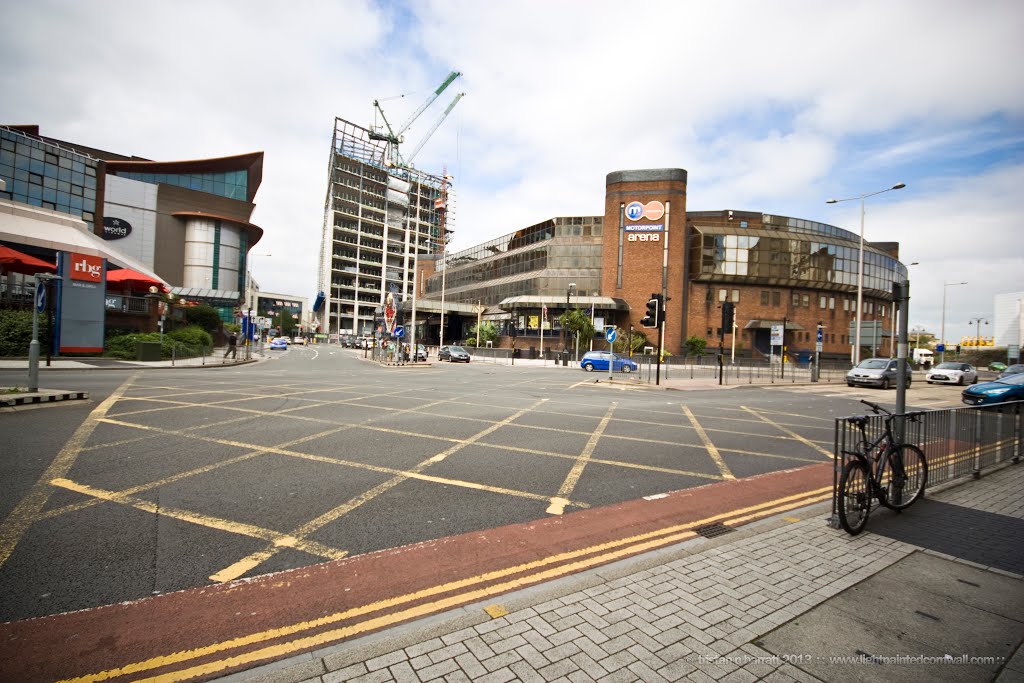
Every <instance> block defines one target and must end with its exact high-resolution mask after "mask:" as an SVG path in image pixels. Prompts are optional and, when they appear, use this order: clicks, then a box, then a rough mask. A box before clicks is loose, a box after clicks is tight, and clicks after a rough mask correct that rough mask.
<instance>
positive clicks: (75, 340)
mask: <svg viewBox="0 0 1024 683" xmlns="http://www.w3.org/2000/svg"><path fill="white" fill-rule="evenodd" d="M57 272H58V274H60V276H61V277H62V278H63V281H62V282H61V283H60V287H59V289H60V294H59V296H58V297H57V339H58V340H59V344H60V345H59V347H58V352H59V353H100V352H102V351H103V324H104V321H105V318H106V289H107V288H106V281H107V262H106V259H104V258H102V257H99V256H90V255H88V254H75V253H68V252H66V251H61V252H57Z"/></svg>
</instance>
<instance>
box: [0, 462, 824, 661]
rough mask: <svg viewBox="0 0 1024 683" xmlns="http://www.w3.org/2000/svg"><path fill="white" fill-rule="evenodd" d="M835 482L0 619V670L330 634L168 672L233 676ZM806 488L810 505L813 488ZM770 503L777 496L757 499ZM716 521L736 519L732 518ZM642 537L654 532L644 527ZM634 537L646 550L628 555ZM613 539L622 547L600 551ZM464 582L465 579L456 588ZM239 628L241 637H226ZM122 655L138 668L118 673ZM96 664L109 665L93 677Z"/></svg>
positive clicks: (809, 482) (585, 514)
mask: <svg viewBox="0 0 1024 683" xmlns="http://www.w3.org/2000/svg"><path fill="white" fill-rule="evenodd" d="M831 484H832V463H822V464H820V465H810V466H807V467H801V468H798V469H793V470H786V471H782V472H773V473H770V474H765V475H760V476H757V477H751V478H747V479H739V480H731V481H723V482H719V483H715V484H710V485H707V486H703V487H700V488H695V489H685V490H681V491H677V492H674V493H671V494H669V495H667V496H665V497H664V498H658V499H655V500H643V499H640V500H633V501H628V502H625V503H620V504H617V505H610V506H607V507H602V508H595V509H590V510H582V511H578V512H573V513H571V514H567V515H564V516H557V517H549V518H547V519H542V520H539V521H536V522H533V523H529V524H515V525H510V526H505V527H500V528H497V529H489V530H487V531H481V532H473V533H468V534H462V535H459V536H451V537H448V538H442V539H438V540H435V541H428V542H424V543H420V544H416V545H411V546H405V547H401V548H395V549H392V550H386V551H380V552H376V553H370V554H367V555H360V556H357V557H352V558H346V559H343V560H338V561H333V562H326V563H323V564H318V565H313V566H309V567H304V568H301V569H294V570H290V571H285V572H280V573H277V574H268V575H264V576H259V577H256V578H254V579H250V580H246V579H240V580H238V581H234V582H231V583H227V584H220V585H211V586H207V587H203V588H194V589H191V590H186V591H181V592H178V593H170V594H166V595H159V596H155V597H152V598H145V599H142V600H138V601H136V602H131V603H125V604H118V605H108V606H105V607H99V608H95V609H90V610H84V611H80V612H72V613H68V614H58V615H54V616H49V617H41V618H38V619H29V620H25V621H20V622H10V623H6V624H0V680H4V681H52V680H61V679H68V678H76V677H89V678H87V680H137V679H138V678H140V677H143V678H147V677H149V676H154V675H158V674H167V673H171V672H175V671H182V670H185V669H190V668H192V667H196V666H199V665H202V664H209V663H211V662H218V661H222V660H225V659H227V658H229V657H239V656H240V655H245V654H246V653H251V652H254V651H256V650H261V649H264V648H268V646H273V645H281V644H286V643H289V642H292V641H295V640H297V639H300V638H309V637H310V636H315V635H317V634H320V635H321V640H320V641H318V642H315V643H314V644H311V645H308V646H306V647H301V645H296V646H291V650H289V651H286V652H281V651H280V650H279V649H278V650H275V649H274V648H271V650H273V652H270V651H268V653H267V654H266V655H265V656H264V655H260V656H258V657H256V656H251V657H248V658H246V657H242V658H241V660H235V661H234V662H224V665H223V666H219V667H218V666H217V665H214V667H213V668H215V669H216V671H212V670H211V673H208V674H205V675H204V674H199V675H198V677H196V676H195V675H193V674H185V676H184V677H182V678H177V677H173V676H172V677H171V678H170V680H187V679H188V678H189V677H192V678H194V679H196V680H199V679H201V678H209V677H212V676H214V675H217V676H220V675H226V674H227V673H230V672H232V671H237V670H240V669H245V668H250V667H252V666H257V665H261V664H266V663H267V662H269V661H271V660H272V659H274V658H281V657H285V656H293V655H295V654H299V653H300V652H302V651H304V650H311V649H318V648H319V647H324V646H325V645H328V644H330V643H331V642H337V641H338V640H341V639H343V638H344V637H345V636H344V635H341V636H338V637H337V638H334V636H332V635H330V634H327V635H324V632H330V631H334V630H337V629H347V630H346V631H345V633H346V634H351V635H355V634H358V635H363V634H365V633H366V632H369V631H370V630H373V629H374V628H378V629H379V628H382V627H383V626H376V627H374V626H372V625H365V627H364V628H359V624H361V623H363V624H365V622H367V621H368V620H370V619H375V618H378V617H381V616H384V615H388V614H393V613H395V612H401V611H403V610H409V609H410V608H415V607H419V608H420V609H419V610H417V614H418V615H422V614H427V613H431V612H433V611H441V610H446V609H450V608H451V607H452V606H453V605H454V604H459V603H460V602H476V601H478V600H480V599H483V598H481V597H480V596H479V593H477V594H476V596H474V595H467V596H466V599H465V600H461V601H460V599H459V596H460V595H462V594H468V593H470V592H471V591H479V590H480V589H483V588H487V587H488V586H492V587H495V591H496V593H495V594H497V591H507V590H513V589H515V588H516V587H521V586H522V585H530V584H531V583H535V582H539V581H541V580H542V579H543V578H546V577H538V578H534V579H533V580H531V579H530V577H531V575H533V574H537V573H539V572H541V571H547V570H557V569H558V568H559V567H563V568H565V572H566V573H570V572H571V568H569V567H566V565H570V564H572V563H573V562H578V561H580V560H581V559H590V560H592V561H593V562H594V564H595V566H596V565H597V564H604V563H606V562H610V561H613V560H617V559H621V557H623V556H627V555H629V554H634V553H640V552H644V551H646V550H648V549H650V546H649V545H645V546H643V547H640V545H641V543H643V542H645V541H650V540H652V539H657V537H658V536H659V532H661V531H663V530H666V529H671V528H673V527H678V526H680V525H687V524H692V523H693V522H698V521H702V520H708V519H709V518H713V517H716V516H718V515H723V514H726V513H730V512H733V511H745V512H739V513H738V514H737V515H735V516H736V517H747V516H748V515H755V514H756V515H758V516H767V515H770V514H775V513H777V512H778V511H779V509H778V508H779V507H781V506H782V505H785V504H787V503H788V504H790V505H793V504H800V503H801V501H802V497H804V496H803V494H808V493H809V492H812V491H817V492H818V496H823V495H827V492H822V489H823V488H825V487H829V486H831ZM806 497H807V498H808V501H807V502H812V501H811V500H810V499H811V498H814V497H813V496H809V495H808V496H806ZM780 499H788V500H786V501H782V500H780ZM770 501H779V502H778V505H772V506H767V507H765V508H764V509H761V510H748V508H751V507H754V506H758V505H761V504H764V503H768V502H770ZM715 521H718V520H715ZM720 521H723V522H725V523H728V518H724V517H723V518H721V520H720ZM743 521H747V520H741V522H743ZM676 531H677V532H679V531H683V530H679V529H676ZM641 535H647V536H645V537H644V538H636V537H638V536H641ZM617 541H618V542H619V543H616V542H617ZM671 542H675V541H670V540H669V539H666V540H665V544H670V543H671ZM633 545H635V546H637V548H636V550H635V551H633V552H630V551H629V548H630V546H633ZM612 550H615V551H619V552H618V553H617V555H616V556H613V557H612V556H609V557H608V558H607V559H604V558H603V557H602V555H603V554H605V553H609V551H612ZM566 554H570V555H569V556H566ZM523 565H528V566H523ZM517 579H520V580H522V581H521V582H520V585H518V586H511V587H509V588H504V587H503V586H504V585H507V582H514V581H515V580H517ZM455 582H459V583H457V584H456V585H451V584H453V583H455ZM491 597H492V596H487V598H486V599H491ZM441 600H444V602H443V603H441V604H438V605H437V606H436V608H433V609H432V608H431V604H432V603H437V602H438V601H441ZM396 619H397V617H396ZM352 627H355V628H354V630H352ZM233 639H242V640H241V641H237V642H229V641H233ZM324 639H326V640H324ZM304 642H312V641H304ZM297 647H301V649H295V648H297ZM284 649H285V650H288V648H284ZM242 660H244V663H238V662H239V661H242ZM131 665H135V666H131ZM126 666H130V668H128V669H127V670H121V671H118V670H119V669H121V667H126ZM101 672H107V673H106V675H103V676H102V678H100V677H96V678H92V677H91V676H94V675H96V674H100V673H101Z"/></svg>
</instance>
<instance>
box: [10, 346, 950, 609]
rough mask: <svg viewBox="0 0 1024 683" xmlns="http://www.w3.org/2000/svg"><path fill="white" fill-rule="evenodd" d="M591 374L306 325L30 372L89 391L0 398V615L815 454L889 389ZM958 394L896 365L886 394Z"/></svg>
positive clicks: (777, 465)
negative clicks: (182, 361)
mask: <svg viewBox="0 0 1024 683" xmlns="http://www.w3.org/2000/svg"><path fill="white" fill-rule="evenodd" d="M18 377H19V378H20V375H19V376H18ZM5 380H7V381H6V383H12V384H13V383H16V380H15V379H14V374H13V373H9V372H6V371H0V385H3V384H5ZM593 380H594V377H593V375H587V374H585V373H583V372H581V371H577V370H572V369H568V368H562V369H560V368H550V367H549V368H530V367H522V366H515V367H508V366H496V365H491V364H486V363H477V362H474V363H469V364H457V365H455V364H447V363H445V364H434V365H433V366H431V367H429V368H422V367H421V368H382V367H379V366H377V365H376V364H374V363H372V362H368V361H365V360H363V359H362V352H356V351H351V350H343V349H338V348H334V347H325V346H314V347H310V348H301V347H293V348H292V349H290V350H288V351H286V352H282V353H280V354H279V355H277V356H274V357H273V358H272V360H268V361H265V362H262V363H258V364H253V365H245V366H241V367H234V368H207V369H196V370H186V369H176V370H173V371H158V370H143V371H137V372H131V371H123V370H103V371H99V370H90V371H80V372H46V373H44V375H43V383H44V384H45V385H46V386H47V387H58V386H59V387H61V388H68V389H74V390H86V391H89V392H90V394H91V400H90V401H86V402H76V403H68V404H62V405H57V406H48V407H41V408H34V409H27V410H17V411H4V412H0V443H2V444H3V447H2V450H0V476H2V481H3V482H4V485H3V487H2V490H0V519H2V522H0V621H9V620H16V619H25V618H29V617H34V616H42V615H48V614H55V613H60V612H66V611H70V610H77V609H84V608H89V607H94V606H98V605H104V604H111V603H116V602H121V601H127V600H135V599H139V598H143V597H146V596H149V595H153V594H157V593H166V592H170V591H177V590H181V589H185V588H192V587H197V586H208V585H211V584H214V583H222V582H227V581H231V580H234V579H239V578H248V577H253V576H257V575H262V574H266V573H270V572H275V571H280V570H283V569H289V568H294V567H300V566H305V565H310V564H315V563H319V562H323V561H325V560H329V559H340V558H342V557H350V556H354V555H359V554H364V553H371V552H374V551H379V550H384V549H389V548H396V547H400V546H404V545H408V544H414V543H418V542H421V541H426V540H431V539H438V538H444V537H447V536H450V535H453V534H459V533H463V532H469V531H479V530H486V529H491V528H494V527H498V526H502V525H506V524H512V523H517V522H529V521H532V520H539V519H547V518H550V517H552V516H557V515H562V514H571V513H572V512H573V511H576V510H583V509H588V508H594V507H599V506H603V505H608V504H611V503H618V502H621V501H627V500H633V499H637V498H641V497H645V496H657V495H659V494H663V493H666V492H668V491H674V490H679V489H686V488H691V487H697V486H705V485H708V484H713V483H716V482H720V481H724V480H729V479H733V478H744V477H749V476H752V475H757V474H762V473H766V472H772V471H778V470H786V469H790V468H795V467H800V466H803V465H806V464H809V463H817V462H827V461H829V459H830V458H829V455H828V452H829V450H830V448H831V445H832V439H833V436H832V434H833V420H834V418H835V417H837V416H843V415H850V414H859V413H861V412H863V411H862V410H861V408H863V406H858V404H857V403H856V401H857V399H858V398H861V397H870V398H872V399H873V400H877V401H878V402H881V403H883V404H888V405H890V406H891V404H892V402H893V401H894V399H895V392H878V391H873V390H857V389H848V388H846V387H845V386H838V387H837V386H835V385H832V386H827V387H824V386H814V387H799V386H795V387H793V386H785V387H779V386H776V387H756V386H755V387H750V386H745V387H738V388H732V389H725V390H717V389H716V390H704V391H663V390H647V389H633V388H618V387H610V386H608V385H607V384H596V385H595V384H594V383H593ZM958 398H959V390H958V389H956V388H955V387H919V386H918V384H917V383H915V386H914V388H913V389H912V390H911V393H910V395H909V398H908V402H909V403H911V404H912V405H916V406H919V407H920V406H925V407H927V406H931V407H938V406H939V405H942V404H945V405H955V404H956V403H957V401H958Z"/></svg>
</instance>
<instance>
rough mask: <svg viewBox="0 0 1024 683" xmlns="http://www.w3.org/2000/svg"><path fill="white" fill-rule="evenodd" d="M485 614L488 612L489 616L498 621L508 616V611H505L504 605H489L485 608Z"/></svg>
mask: <svg viewBox="0 0 1024 683" xmlns="http://www.w3.org/2000/svg"><path fill="white" fill-rule="evenodd" d="M484 612H487V616H489V617H490V618H491V619H498V618H500V617H503V616H505V615H506V614H508V610H507V609H505V606H504V605H488V606H487V607H484Z"/></svg>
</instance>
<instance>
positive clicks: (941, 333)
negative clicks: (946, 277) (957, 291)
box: [939, 282, 967, 363]
mask: <svg viewBox="0 0 1024 683" xmlns="http://www.w3.org/2000/svg"><path fill="white" fill-rule="evenodd" d="M966 284H967V283H966V282H943V283H942V328H941V329H940V330H939V343H940V344H942V351H940V352H939V362H940V363H944V362H945V361H946V291H947V290H948V289H949V288H950V287H955V286H957V285H966Z"/></svg>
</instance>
